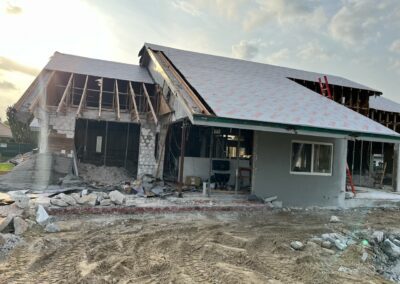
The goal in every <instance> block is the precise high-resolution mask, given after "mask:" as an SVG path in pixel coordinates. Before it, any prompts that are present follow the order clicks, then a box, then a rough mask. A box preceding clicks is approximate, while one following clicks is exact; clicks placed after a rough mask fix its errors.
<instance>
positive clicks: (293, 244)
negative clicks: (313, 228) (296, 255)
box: [290, 241, 304, 250]
mask: <svg viewBox="0 0 400 284" xmlns="http://www.w3.org/2000/svg"><path fill="white" fill-rule="evenodd" d="M290 246H291V247H292V249H294V250H303V249H304V245H303V243H302V242H299V241H294V242H291V243H290Z"/></svg>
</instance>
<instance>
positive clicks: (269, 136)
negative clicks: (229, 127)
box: [252, 131, 347, 206]
mask: <svg viewBox="0 0 400 284" xmlns="http://www.w3.org/2000/svg"><path fill="white" fill-rule="evenodd" d="M293 140H300V141H310V142H325V143H333V163H332V175H331V176H318V175H302V174H291V173H290V164H291V143H292V141H293ZM346 156H347V141H346V140H345V139H339V138H322V137H314V136H302V135H294V134H280V133H271V132H260V131H257V132H255V133H254V159H253V162H254V164H253V187H252V188H253V189H252V191H253V193H254V194H256V195H257V196H259V197H262V198H266V197H270V196H275V195H276V196H278V200H281V201H283V206H343V203H344V194H345V193H344V191H345V186H346Z"/></svg>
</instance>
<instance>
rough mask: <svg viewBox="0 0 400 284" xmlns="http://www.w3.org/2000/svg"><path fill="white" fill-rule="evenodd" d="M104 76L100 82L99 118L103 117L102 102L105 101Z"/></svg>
mask: <svg viewBox="0 0 400 284" xmlns="http://www.w3.org/2000/svg"><path fill="white" fill-rule="evenodd" d="M103 82H104V80H103V78H100V79H99V84H100V94H99V118H100V117H101V104H102V102H103Z"/></svg>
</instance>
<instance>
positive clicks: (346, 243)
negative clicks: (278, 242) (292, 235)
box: [290, 216, 400, 283]
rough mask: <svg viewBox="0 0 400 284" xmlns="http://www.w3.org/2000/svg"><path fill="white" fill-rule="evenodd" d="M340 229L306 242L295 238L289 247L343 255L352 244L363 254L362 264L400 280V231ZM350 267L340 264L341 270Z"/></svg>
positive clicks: (396, 280)
mask: <svg viewBox="0 0 400 284" xmlns="http://www.w3.org/2000/svg"><path fill="white" fill-rule="evenodd" d="M340 222H341V221H340V219H339V218H338V217H336V216H332V217H331V219H330V223H340ZM338 230H339V232H331V233H324V234H322V235H320V236H314V237H312V238H311V239H309V240H308V241H307V242H306V244H303V243H302V242H300V241H293V242H291V243H290V247H291V248H292V249H293V250H297V251H301V250H304V248H305V247H307V246H310V245H311V244H310V243H312V245H313V246H315V245H317V246H320V247H321V249H322V250H325V251H326V252H329V253H330V254H332V255H333V254H342V253H344V252H345V251H346V250H348V249H350V248H351V247H353V248H356V250H355V251H358V252H359V253H360V262H361V263H370V264H372V265H373V266H374V267H375V269H376V271H377V273H379V274H381V275H382V276H384V277H385V278H386V279H388V280H390V281H394V282H397V283H399V282H400V230H395V231H381V230H372V229H371V228H369V229H366V230H358V231H354V232H350V231H348V230H345V229H338ZM350 270H351V269H349V268H346V267H342V266H341V267H340V268H339V271H342V272H346V271H350Z"/></svg>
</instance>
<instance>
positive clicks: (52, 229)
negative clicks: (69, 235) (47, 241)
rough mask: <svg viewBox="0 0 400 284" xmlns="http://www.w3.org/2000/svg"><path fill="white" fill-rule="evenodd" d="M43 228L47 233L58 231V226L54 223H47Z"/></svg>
mask: <svg viewBox="0 0 400 284" xmlns="http://www.w3.org/2000/svg"><path fill="white" fill-rule="evenodd" d="M44 230H45V232H47V233H57V232H59V231H60V228H59V227H58V226H57V225H56V224H54V223H49V224H47V225H46V227H45V228H44Z"/></svg>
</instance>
